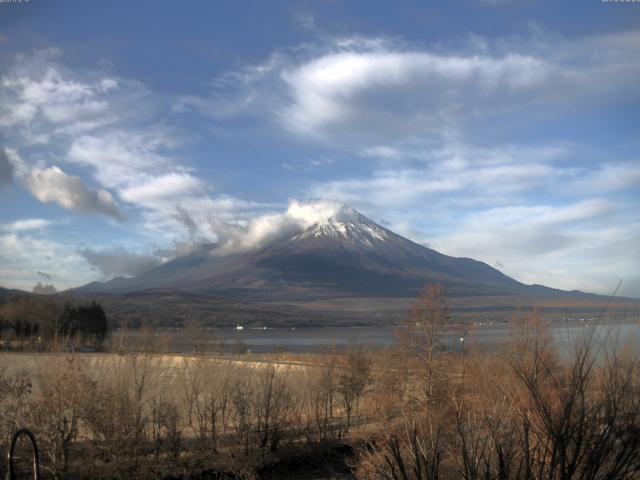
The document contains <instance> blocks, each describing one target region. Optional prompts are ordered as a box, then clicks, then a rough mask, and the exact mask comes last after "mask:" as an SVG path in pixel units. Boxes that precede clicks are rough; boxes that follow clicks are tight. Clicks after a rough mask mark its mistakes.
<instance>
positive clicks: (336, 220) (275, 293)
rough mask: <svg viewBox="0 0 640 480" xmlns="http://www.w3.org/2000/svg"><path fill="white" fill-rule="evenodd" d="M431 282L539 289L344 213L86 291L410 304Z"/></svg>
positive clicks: (455, 290)
mask: <svg viewBox="0 0 640 480" xmlns="http://www.w3.org/2000/svg"><path fill="white" fill-rule="evenodd" d="M429 282H439V283H443V284H445V285H446V286H447V287H448V289H449V291H450V292H451V294H453V295H458V296H464V295H484V294H487V295H488V294H491V295H498V294H499V295H508V294H516V293H517V294H522V293H526V291H527V289H529V288H531V287H527V286H526V285H523V284H521V283H520V282H517V281H516V280H514V279H512V278H510V277H508V276H506V275H504V274H502V273H501V272H499V271H498V270H496V269H495V268H493V267H491V266H489V265H487V264H485V263H482V262H478V261H476V260H473V259H470V258H455V257H450V256H447V255H443V254H441V253H438V252H436V251H435V250H432V249H429V248H426V247H424V246H422V245H419V244H417V243H414V242H412V241H410V240H408V239H406V238H404V237H401V236H400V235H397V234H395V233H394V232H392V231H390V230H388V229H386V228H384V227H382V226H380V225H378V224H376V223H375V222H373V221H371V220H370V219H368V218H367V217H365V216H364V215H362V214H360V213H359V212H357V211H355V210H353V209H352V208H350V207H348V206H347V205H341V206H340V208H338V209H337V210H336V211H335V212H333V214H332V215H331V216H329V217H328V218H325V219H323V220H321V221H318V222H316V223H315V224H313V225H312V226H310V227H309V228H307V229H304V230H300V231H296V232H293V233H288V234H285V235H283V236H280V237H277V238H276V239H275V240H272V241H270V242H268V243H267V244H265V245H263V246H261V247H260V248H255V249H251V250H244V251H242V250H236V251H229V250H225V248H224V247H216V246H213V245H205V246H202V247H201V248H200V249H199V250H198V251H196V252H194V253H192V254H190V255H187V256H184V257H180V258H176V259H174V260H172V261H170V262H167V263H165V264H164V265H161V266H159V267H156V268H154V269H151V270H149V271H147V272H144V273H143V274H141V275H139V276H137V277H135V278H131V279H124V278H117V279H114V280H111V281H109V282H107V283H104V284H99V283H93V284H89V285H86V286H85V287H82V288H80V289H78V291H79V292H84V293H89V292H101V293H127V292H133V291H141V290H148V289H159V288H162V289H175V290H180V291H183V292H190V293H202V294H212V293H220V294H225V295H239V296H242V297H244V298H250V299H261V300H278V301H285V300H298V299H318V298H334V297H335V298H338V297H369V296H386V297H404V298H410V297H414V296H415V295H416V293H417V292H418V291H419V289H420V288H421V287H422V286H424V285H425V284H426V283H429ZM549 291H551V289H549ZM544 293H545V291H544V287H543V288H542V291H541V290H540V288H538V289H537V292H536V294H537V295H540V294H544Z"/></svg>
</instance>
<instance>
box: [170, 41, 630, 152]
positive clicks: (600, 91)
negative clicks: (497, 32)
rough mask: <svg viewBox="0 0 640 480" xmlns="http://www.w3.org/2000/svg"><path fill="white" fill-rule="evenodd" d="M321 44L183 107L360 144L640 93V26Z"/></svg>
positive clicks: (439, 133) (277, 57)
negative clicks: (600, 31) (639, 81)
mask: <svg viewBox="0 0 640 480" xmlns="http://www.w3.org/2000/svg"><path fill="white" fill-rule="evenodd" d="M321 38H322V41H318V42H317V43H314V44H305V45H302V46H298V47H297V48H292V49H289V50H280V51H278V52H275V53H273V54H272V55H270V56H269V57H268V58H267V59H266V60H265V61H264V62H263V63H262V64H258V65H253V66H247V67H245V68H244V69H241V70H239V71H237V72H233V73H227V74H225V75H222V76H221V77H219V78H218V79H217V80H216V81H215V82H214V83H213V86H212V91H211V93H210V94H209V95H208V96H201V97H195V96H191V97H189V98H185V99H182V100H181V101H180V102H179V108H180V110H181V111H184V110H185V109H194V110H197V111H200V112H202V113H204V114H206V115H209V116H210V117H211V118H213V119H215V120H216V121H221V120H224V119H229V118H230V117H237V118H243V119H247V118H249V117H252V116H254V117H258V118H263V119H264V118H266V119H268V120H271V121H273V120H276V122H277V123H278V124H280V125H281V126H282V127H284V129H285V130H287V131H289V132H292V133H294V134H296V135H298V136H301V137H303V138H306V139H315V140H323V141H324V142H327V143H329V144H331V145H333V146H337V147H340V148H343V149H349V148H359V149H362V148H368V147H370V146H371V145H372V144H374V142H381V141H382V142H383V143H384V144H388V143H392V142H398V141H403V140H407V139H411V138H415V137H423V138H432V139H437V140H442V139H444V138H446V137H447V136H448V135H450V134H451V133H452V132H454V133H460V132H462V133H465V132H466V131H467V130H474V129H476V130H477V129H482V128H484V129H489V128H491V126H492V125H493V120H495V119H496V118H498V119H500V118H504V116H505V115H507V114H512V113H514V112H518V113H522V112H526V111H532V110H533V111H534V112H536V113H538V114H544V112H547V111H548V109H549V108H551V109H558V108H562V109H565V108H568V109H569V110H571V109H573V111H580V110H581V109H584V108H588V107H587V106H588V105H598V104H603V103H607V102H611V101H621V100H622V101H624V100H625V99H626V98H628V96H629V95H630V92H636V93H637V85H635V83H636V82H635V81H634V79H635V78H637V77H638V76H639V75H640V61H639V60H638V58H637V55H635V50H636V45H637V44H638V41H640V31H637V30H635V31H629V32H619V33H613V34H607V35H591V36H583V37H579V38H571V39H570V38H563V37H560V36H557V35H555V36H554V35H550V34H546V33H545V32H541V31H539V30H535V29H533V30H532V31H531V32H530V33H529V34H528V36H523V37H510V38H508V39H501V38H499V39H492V40H490V39H485V38H482V37H479V36H470V37H469V38H468V39H467V40H466V41H465V42H458V43H457V44H456V43H452V42H449V47H448V48H445V47H444V46H443V45H437V46H427V47H425V46H420V45H409V44H406V43H402V42H399V41H396V40H391V39H388V38H366V37H349V38H335V37H333V38H331V37H328V36H322V37H321ZM631 94H632V95H633V93H631ZM536 109H537V110H536ZM274 115H275V117H274ZM519 121H523V120H522V119H520V120H519ZM381 153H382V155H386V154H391V155H392V156H393V152H391V151H390V150H387V151H383V152H381Z"/></svg>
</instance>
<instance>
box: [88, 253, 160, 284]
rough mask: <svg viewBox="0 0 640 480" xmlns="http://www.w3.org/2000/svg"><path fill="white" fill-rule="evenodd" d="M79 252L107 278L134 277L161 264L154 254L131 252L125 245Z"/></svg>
mask: <svg viewBox="0 0 640 480" xmlns="http://www.w3.org/2000/svg"><path fill="white" fill-rule="evenodd" d="M78 253H79V254H80V255H82V256H83V257H84V258H85V259H86V260H87V261H88V262H89V263H90V264H91V265H93V266H94V267H95V268H97V269H98V270H99V271H100V273H101V274H102V276H103V277H104V278H107V279H110V278H113V277H119V276H124V277H133V276H135V275H138V274H140V273H142V272H145V271H147V270H149V269H151V268H153V267H157V266H158V265H160V264H161V260H160V259H159V258H158V257H156V256H154V255H148V254H143V253H136V252H131V251H129V250H127V249H125V248H124V247H117V248H112V249H108V250H95V249H91V248H84V249H80V250H78Z"/></svg>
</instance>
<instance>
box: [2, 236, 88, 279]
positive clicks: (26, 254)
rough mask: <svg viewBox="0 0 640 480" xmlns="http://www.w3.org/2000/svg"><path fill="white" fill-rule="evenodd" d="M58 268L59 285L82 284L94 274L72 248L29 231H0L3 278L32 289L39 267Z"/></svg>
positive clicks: (56, 270)
mask: <svg viewBox="0 0 640 480" xmlns="http://www.w3.org/2000/svg"><path fill="white" fill-rule="evenodd" d="M43 270H44V271H47V272H55V278H56V285H57V287H58V288H62V289H64V288H70V287H74V286H77V285H83V284H85V283H88V282H90V281H92V280H94V278H95V272H94V271H92V270H91V269H90V268H89V266H88V265H87V262H86V261H85V260H84V258H82V257H81V256H80V255H78V254H77V253H76V252H75V251H74V250H73V249H72V248H70V247H69V246H67V245H64V244H60V243H57V242H54V241H51V240H45V239H38V238H34V237H32V236H30V235H27V234H18V233H6V234H2V233H0V279H1V280H0V282H1V284H2V285H3V286H11V287H13V288H21V289H24V290H31V288H32V287H33V285H34V283H35V282H36V281H37V280H38V279H39V277H40V275H39V274H38V273H37V272H38V271H43Z"/></svg>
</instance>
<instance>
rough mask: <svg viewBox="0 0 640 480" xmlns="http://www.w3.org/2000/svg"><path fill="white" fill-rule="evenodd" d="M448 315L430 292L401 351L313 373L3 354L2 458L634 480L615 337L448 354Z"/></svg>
mask: <svg viewBox="0 0 640 480" xmlns="http://www.w3.org/2000/svg"><path fill="white" fill-rule="evenodd" d="M448 316H449V315H448V310H447V305H446V304H445V302H444V296H443V291H442V289H441V288H440V287H437V286H436V287H431V288H428V289H427V290H425V292H424V294H423V295H422V296H421V297H420V299H419V300H418V301H417V302H416V308H415V310H414V312H413V314H412V316H411V329H410V330H408V332H409V334H407V335H406V336H405V338H402V339H400V340H401V341H400V342H399V345H400V346H399V347H398V348H397V349H394V350H393V351H385V352H382V351H376V352H375V353H368V352H365V351H361V350H353V351H350V352H348V353H346V354H343V355H335V354H327V355H326V356H321V357H317V358H316V361H315V362H305V363H304V364H302V363H300V364H295V363H292V362H288V363H285V362H277V361H274V362H263V363H247V362H241V361H234V360H230V359H223V358H220V357H210V356H204V355H193V356H170V355H161V354H157V353H153V354H152V353H145V352H142V351H139V352H131V353H125V354H120V355H117V354H104V355H84V354H79V353H66V352H61V353H56V352H51V353H46V354H44V353H43V354H39V355H32V356H27V355H17V354H3V355H2V357H0V358H2V362H3V363H2V364H0V365H2V366H1V367H0V445H1V448H2V449H6V446H7V442H8V439H9V436H10V434H11V432H12V431H13V430H15V429H16V428H18V427H21V426H27V427H29V428H31V429H32V430H33V431H34V432H35V434H36V437H37V439H38V441H39V443H40V446H41V449H42V452H41V462H42V467H43V473H44V474H46V476H47V478H74V479H75V478H87V479H89V478H114V479H115V478H117V479H126V478H138V479H145V478H164V479H187V478H192V479H196V478H202V479H204V478H233V479H251V478H256V479H257V478H260V479H265V478H292V479H305V478H316V479H320V478H357V479H403V480H409V479H416V480H418V479H428V480H435V479H465V480H466V479H504V480H508V479H550V480H551V479H558V480H561V479H635V478H640V363H639V361H638V358H637V352H636V351H634V350H633V349H627V348H625V346H624V345H621V344H620V343H619V342H617V341H616V339H615V338H614V337H615V332H614V331H611V332H610V335H609V337H607V338H605V339H595V338H593V337H592V336H589V335H587V336H586V337H585V338H584V339H581V340H579V341H578V342H576V344H575V348H574V349H573V350H572V351H571V352H561V353H562V355H560V354H559V352H557V351H556V350H555V348H554V346H553V344H552V341H551V338H550V335H549V334H548V331H547V328H546V325H545V324H544V322H542V321H540V320H539V319H536V318H529V319H526V320H522V321H520V322H518V325H517V326H515V327H514V337H513V341H512V342H511V344H509V345H507V346H504V347H503V348H501V349H500V350H494V351H482V350H477V349H474V348H473V346H469V345H464V342H463V341H461V343H460V349H459V351H458V352H456V353H452V352H448V353H443V352H441V351H440V347H439V345H440V341H439V339H440V332H441V328H442V325H443V324H445V323H448V322H450V319H449V318H448ZM460 331H461V333H460V338H461V339H462V338H464V329H463V328H462V327H461V330H460ZM591 331H595V329H591ZM25 358H28V361H26V362H25V360H24V359H25ZM12 362H14V363H12ZM16 362H19V363H16ZM3 467H4V466H3ZM23 468H26V467H24V466H23ZM0 475H4V471H0Z"/></svg>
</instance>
